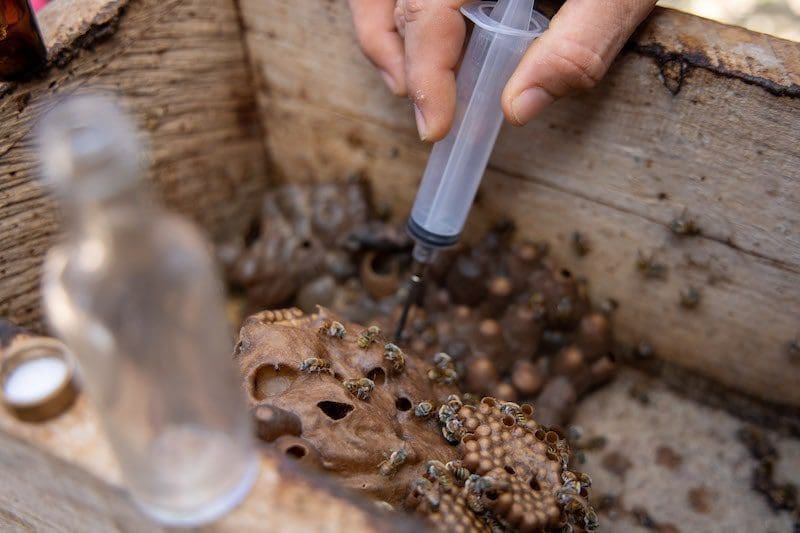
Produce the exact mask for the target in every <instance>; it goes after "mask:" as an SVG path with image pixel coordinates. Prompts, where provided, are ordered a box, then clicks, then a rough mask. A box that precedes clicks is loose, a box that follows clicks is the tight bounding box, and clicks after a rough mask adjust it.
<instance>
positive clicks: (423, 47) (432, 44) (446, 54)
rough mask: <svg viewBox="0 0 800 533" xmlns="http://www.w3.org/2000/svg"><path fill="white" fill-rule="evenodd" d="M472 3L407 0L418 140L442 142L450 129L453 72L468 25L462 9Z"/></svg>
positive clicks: (403, 5) (409, 73)
mask: <svg viewBox="0 0 800 533" xmlns="http://www.w3.org/2000/svg"><path fill="white" fill-rule="evenodd" d="M467 1H468V0H404V1H401V2H399V3H398V6H399V7H400V11H401V12H399V13H398V14H397V15H398V18H402V21H403V25H404V26H405V29H404V33H405V45H406V55H405V61H406V83H407V84H408V94H409V96H410V97H411V99H412V101H413V102H414V113H415V115H416V120H417V130H418V131H419V136H420V138H421V139H422V140H424V141H431V142H433V141H438V140H440V139H442V138H443V137H444V136H445V135H447V132H448V131H449V130H450V126H451V124H452V122H453V116H454V115H455V108H456V75H455V68H456V65H457V64H458V60H459V57H460V56H461V49H462V46H463V45H464V36H465V34H466V24H465V22H464V18H463V17H462V16H461V13H460V12H459V8H460V7H461V6H462V5H463V4H465V3H466V2H467Z"/></svg>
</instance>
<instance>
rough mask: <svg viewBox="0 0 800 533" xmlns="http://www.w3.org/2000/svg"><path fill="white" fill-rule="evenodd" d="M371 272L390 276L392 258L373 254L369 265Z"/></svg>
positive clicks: (386, 255)
mask: <svg viewBox="0 0 800 533" xmlns="http://www.w3.org/2000/svg"><path fill="white" fill-rule="evenodd" d="M370 267H371V268H372V271H373V272H375V273H376V274H385V275H388V274H391V273H392V257H391V256H390V255H388V254H375V255H374V256H373V258H372V262H371V263H370Z"/></svg>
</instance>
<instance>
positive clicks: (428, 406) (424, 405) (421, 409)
mask: <svg viewBox="0 0 800 533" xmlns="http://www.w3.org/2000/svg"><path fill="white" fill-rule="evenodd" d="M432 412H433V404H432V403H431V402H429V401H428V400H425V401H422V402H419V403H418V404H417V406H416V407H415V408H414V415H415V416H418V417H419V418H428V417H429V416H430V415H431V413H432Z"/></svg>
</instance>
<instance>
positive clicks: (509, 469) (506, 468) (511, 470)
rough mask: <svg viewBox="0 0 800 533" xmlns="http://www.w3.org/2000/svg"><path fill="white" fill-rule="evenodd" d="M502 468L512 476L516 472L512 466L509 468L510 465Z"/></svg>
mask: <svg viewBox="0 0 800 533" xmlns="http://www.w3.org/2000/svg"><path fill="white" fill-rule="evenodd" d="M503 470H505V471H506V472H507V473H509V474H511V475H512V476H513V475H514V474H516V473H517V471H516V470H514V469H513V468H511V467H510V466H506V467H505V468H504V469H503Z"/></svg>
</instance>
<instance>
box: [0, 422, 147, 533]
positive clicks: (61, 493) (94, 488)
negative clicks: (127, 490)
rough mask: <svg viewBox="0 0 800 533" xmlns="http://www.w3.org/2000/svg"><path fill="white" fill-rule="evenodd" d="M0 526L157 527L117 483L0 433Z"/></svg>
mask: <svg viewBox="0 0 800 533" xmlns="http://www.w3.org/2000/svg"><path fill="white" fill-rule="evenodd" d="M0 450H1V451H0V468H2V471H3V475H2V476H0V530H3V531H15V532H16V531H19V532H23V531H26V532H29V531H42V532H44V531H96V532H105V531H154V532H155V531H160V530H161V529H160V528H158V527H157V526H156V525H155V524H152V523H151V522H150V521H149V520H147V519H146V518H144V517H143V516H142V515H141V514H140V513H139V511H138V510H136V509H135V508H134V506H133V504H131V502H130V501H129V500H128V499H127V498H126V496H125V495H124V493H123V492H122V490H121V489H119V488H118V487H113V486H112V485H109V484H107V483H104V482H103V481H101V480H99V479H97V478H95V477H94V476H92V475H90V474H88V473H87V472H85V471H84V470H82V469H80V468H78V467H77V466H75V465H71V464H69V463H67V462H65V461H62V460H58V459H55V458H53V457H51V456H48V455H47V454H45V453H44V452H42V451H40V450H38V449H36V448H33V447H31V446H29V445H27V444H25V443H24V442H23V441H20V440H17V439H15V438H12V437H10V436H8V435H7V434H5V433H3V432H0Z"/></svg>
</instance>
